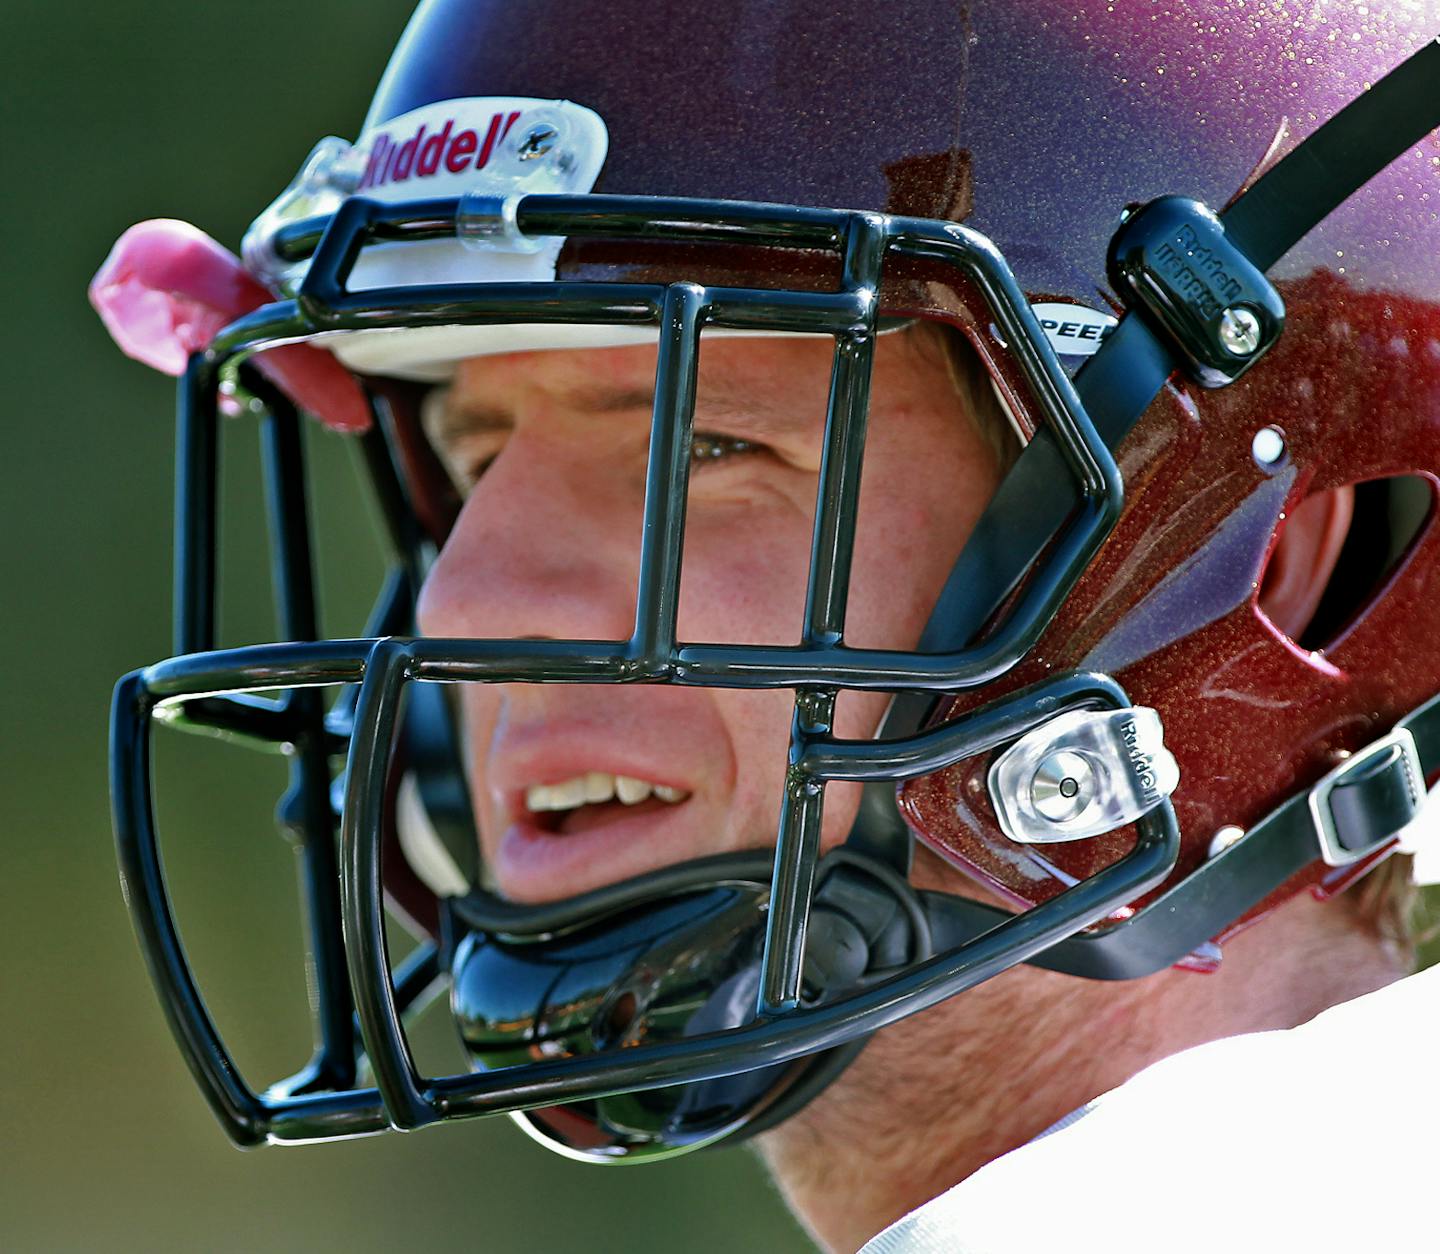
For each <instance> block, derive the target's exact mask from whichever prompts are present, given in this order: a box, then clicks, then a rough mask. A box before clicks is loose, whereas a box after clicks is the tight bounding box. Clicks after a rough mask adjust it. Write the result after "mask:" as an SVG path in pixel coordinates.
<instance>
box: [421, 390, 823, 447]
mask: <svg viewBox="0 0 1440 1254" xmlns="http://www.w3.org/2000/svg"><path fill="white" fill-rule="evenodd" d="M827 392H828V384H827ZM563 399H564V402H565V403H566V404H567V405H569V406H571V407H573V408H574V409H575V410H576V411H577V412H579V413H585V414H621V413H627V412H630V411H633V410H644V411H646V412H649V411H650V409H651V407H652V405H653V403H654V389H653V388H652V387H649V386H646V387H643V388H642V387H614V386H611V385H607V384H583V385H579V386H576V387H574V388H571V389H569V390H568V391H567V392H566V393H565V395H564V397H563ZM806 408H807V409H808V408H809V407H808V406H807V407H806ZM695 410H696V419H697V426H699V427H700V429H702V430H704V429H708V428H709V427H710V426H713V425H716V424H719V425H726V424H731V425H738V426H743V427H745V428H746V429H747V430H748V431H750V432H752V433H754V434H757V435H760V436H766V435H779V434H790V435H794V434H796V433H798V432H801V431H803V430H805V426H804V425H802V424H800V423H797V422H796V421H795V413H794V410H793V409H791V408H790V407H788V406H781V405H780V404H779V402H778V401H776V400H775V399H773V398H770V397H767V396H766V395H765V394H764V390H763V389H761V390H758V391H756V392H755V393H753V394H746V393H744V392H742V390H741V389H739V388H737V387H735V386H734V385H733V382H732V381H731V380H730V379H728V378H722V379H710V380H708V381H707V380H701V384H700V387H699V389H698V391H697V395H696V399H695ZM824 414H825V397H824V396H823V395H822V396H818V397H817V398H816V403H815V406H814V412H813V414H812V415H810V416H811V417H812V418H813V420H814V422H815V423H816V424H817V425H818V424H819V423H820V422H821V421H822V420H823V418H824ZM511 425H512V424H511V421H510V418H509V416H508V414H507V413H506V412H505V411H503V410H501V409H498V408H495V407H494V406H491V405H488V404H487V403H486V402H485V400H484V399H483V398H479V397H477V398H475V399H473V400H468V399H465V398H459V397H457V396H456V394H455V393H454V392H453V391H452V392H451V393H450V396H449V398H448V399H447V403H446V404H445V405H444V406H443V407H441V412H440V414H439V416H438V418H437V419H436V421H435V423H434V426H435V428H436V429H435V430H434V431H432V433H431V434H432V435H437V436H440V437H442V438H450V437H455V436H460V435H465V434H468V433H473V432H489V431H508V430H509V429H510V427H511Z"/></svg>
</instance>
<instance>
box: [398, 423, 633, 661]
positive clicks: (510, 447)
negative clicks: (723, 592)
mask: <svg viewBox="0 0 1440 1254" xmlns="http://www.w3.org/2000/svg"><path fill="white" fill-rule="evenodd" d="M580 426H583V429H580V430H577V429H576V427H580ZM635 443H636V441H635V439H634V437H633V434H631V433H628V432H620V431H616V430H614V429H613V428H610V427H609V426H608V425H607V424H605V423H603V422H602V421H598V420H589V421H586V422H585V423H584V424H566V423H564V422H560V421H557V422H556V423H554V424H553V425H547V427H546V429H543V430H542V429H533V428H526V427H523V426H522V427H521V428H520V429H519V430H517V431H516V432H514V433H513V434H512V435H511V437H510V439H509V441H508V442H507V444H506V446H505V449H504V451H503V452H502V453H501V454H500V456H499V457H498V458H496V460H495V461H494V462H493V463H492V464H491V466H490V467H489V469H487V470H486V471H485V473H484V475H483V476H482V477H481V479H480V481H479V482H478V483H477V484H476V485H475V487H474V488H472V489H471V491H470V494H469V497H468V498H467V500H466V502H465V505H464V507H463V508H462V509H461V511H460V516H459V518H458V519H457V520H456V522H455V526H454V528H453V529H452V530H451V533H450V536H449V539H448V540H447V541H446V543H445V547H444V549H443V550H442V551H441V554H440V556H439V558H438V559H437V561H436V563H435V565H434V566H433V567H432V569H431V571H430V574H429V577H428V578H427V579H426V581H425V587H424V589H423V590H422V592H421V596H420V603H419V606H418V612H417V616H418V619H419V625H420V629H421V631H422V632H423V634H425V635H427V636H456V637H474V638H480V639H489V638H496V639H500V638H507V637H531V638H534V637H549V638H556V639H566V638H574V639H581V640H623V639H627V638H628V637H629V635H630V632H631V630H632V629H633V627H634V614H635V584H636V579H637V572H638V568H639V562H638V556H639V546H640V532H641V524H642V520H643V517H644V509H643V504H644V466H645V447H644V441H643V437H642V438H641V440H640V443H639V447H638V449H637V448H636V447H635Z"/></svg>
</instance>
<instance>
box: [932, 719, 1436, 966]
mask: <svg viewBox="0 0 1440 1254" xmlns="http://www.w3.org/2000/svg"><path fill="white" fill-rule="evenodd" d="M1436 773H1440V696H1437V697H1432V698H1431V699H1430V700H1429V701H1427V702H1426V703H1425V704H1424V705H1422V706H1420V707H1419V708H1418V709H1416V710H1414V711H1413V712H1412V713H1410V714H1408V715H1407V716H1406V717H1405V718H1403V719H1401V720H1400V721H1399V722H1398V723H1397V724H1396V725H1395V727H1394V728H1393V729H1392V730H1391V731H1390V732H1388V733H1387V734H1386V735H1384V736H1381V737H1380V738H1379V739H1378V740H1376V741H1373V742H1372V743H1371V744H1369V745H1367V746H1366V747H1365V748H1363V749H1360V750H1358V751H1357V752H1355V753H1353V754H1351V755H1350V756H1349V757H1348V758H1346V759H1345V760H1344V761H1343V762H1342V763H1340V765H1339V766H1337V767H1336V768H1335V769H1334V770H1333V771H1331V772H1330V773H1329V774H1328V775H1326V776H1325V777H1324V778H1323V779H1321V780H1319V781H1318V782H1317V783H1315V784H1314V785H1312V786H1311V787H1310V788H1307V789H1306V790H1305V791H1304V792H1302V793H1298V794H1297V795H1296V796H1294V797H1291V798H1290V800H1289V801H1287V802H1285V804H1284V805H1282V806H1280V807H1279V808H1278V809H1276V810H1273V811H1271V812H1270V814H1268V815H1266V817H1265V818H1263V819H1261V820H1260V822H1258V823H1256V824H1255V825H1254V826H1253V827H1252V828H1250V830H1249V831H1246V832H1240V831H1239V830H1238V829H1233V828H1232V829H1222V834H1221V836H1219V837H1217V839H1216V841H1215V842H1214V844H1213V846H1212V851H1211V854H1210V858H1209V860H1208V861H1207V862H1206V863H1205V864H1204V865H1203V866H1201V867H1200V868H1199V869H1198V870H1196V871H1194V872H1192V873H1191V874H1190V875H1189V876H1187V877H1186V878H1185V879H1183V880H1181V881H1180V882H1179V883H1178V884H1176V885H1175V886H1174V887H1173V888H1171V889H1169V890H1168V891H1166V892H1164V893H1162V894H1160V896H1159V897H1157V898H1155V900H1154V901H1152V902H1150V904H1149V905H1147V906H1145V907H1144V908H1143V909H1140V910H1137V911H1136V912H1135V913H1134V914H1132V915H1131V916H1130V917H1129V918H1127V919H1122V920H1119V921H1118V922H1115V923H1112V924H1109V925H1108V926H1106V927H1104V928H1103V929H1102V930H1098V931H1095V932H1089V933H1082V934H1080V935H1077V936H1072V937H1071V938H1070V939H1068V940H1065V941H1062V942H1061V943H1060V944H1058V945H1056V946H1055V947H1054V948H1052V949H1048V950H1046V951H1045V952H1044V953H1043V954H1041V955H1040V956H1039V957H1037V958H1035V959H1033V960H1032V961H1033V963H1034V965H1036V966H1041V967H1045V968H1047V969H1048V970H1051V971H1061V972H1064V973H1065V974H1066V975H1080V976H1085V977H1087V978H1089V979H1095V980H1129V979H1135V978H1137V977H1139V976H1143V975H1151V974H1153V973H1155V972H1156V971H1163V970H1164V969H1165V968H1166V967H1169V966H1173V965H1174V964H1175V963H1177V962H1179V961H1180V960H1181V959H1183V958H1185V957H1186V956H1187V955H1188V954H1191V953H1193V952H1195V951H1197V950H1200V951H1203V950H1204V948H1205V947H1206V946H1207V945H1209V944H1210V942H1211V938H1212V937H1214V936H1216V935H1218V934H1219V933H1220V932H1222V931H1223V930H1224V929H1225V928H1226V927H1228V926H1229V925H1230V924H1231V923H1233V922H1234V921H1235V920H1236V919H1238V918H1240V917H1241V916H1242V915H1244V914H1246V913H1247V912H1248V911H1250V910H1252V909H1254V908H1255V907H1256V906H1258V905H1259V904H1260V903H1261V902H1262V901H1264V900H1265V898H1267V897H1268V896H1270V894H1271V893H1273V892H1275V891H1276V890H1277V889H1279V888H1280V887H1281V886H1282V885H1283V884H1285V882H1286V881H1287V880H1289V879H1291V878H1292V877H1293V876H1295V875H1298V874H1299V873H1300V872H1301V871H1303V870H1304V869H1305V868H1306V867H1308V866H1310V865H1311V864H1312V863H1313V862H1315V860H1316V859H1317V858H1319V859H1321V860H1323V861H1324V862H1325V864H1326V865H1327V866H1330V867H1337V868H1338V867H1345V866H1352V865H1355V864H1357V863H1360V862H1363V861H1365V860H1367V859H1370V858H1374V857H1377V855H1378V856H1380V857H1383V856H1386V855H1388V854H1389V853H1395V852H1400V851H1404V852H1423V853H1425V854H1426V855H1428V856H1429V857H1430V858H1433V850H1434V848H1435V845H1436V843H1437V842H1436V840H1435V831H1434V829H1435V820H1436V814H1435V812H1434V811H1433V810H1430V811H1427V808H1426V805H1425V802H1426V792H1425V780H1426V779H1427V778H1428V777H1429V776H1431V775H1433V774H1436ZM922 896H923V898H924V901H925V908H926V911H927V912H928V913H929V915H930V923H931V927H932V929H933V932H934V936H935V946H936V948H937V949H939V950H945V949H949V948H953V947H954V946H956V945H960V944H962V943H963V942H965V941H967V940H970V939H971V938H973V937H975V936H978V935H980V934H981V933H982V932H987V931H989V930H990V929H991V928H992V927H994V926H995V925H996V924H997V923H999V922H1001V921H1002V920H1003V919H1005V918H1006V917H1007V916H1006V913H1005V911H1003V910H999V909H996V908H995V907H993V906H987V905H982V904H981V903H979V902H975V901H967V900H964V899H962V898H958V897H951V896H948V895H945V894H940V893H924V894H922Z"/></svg>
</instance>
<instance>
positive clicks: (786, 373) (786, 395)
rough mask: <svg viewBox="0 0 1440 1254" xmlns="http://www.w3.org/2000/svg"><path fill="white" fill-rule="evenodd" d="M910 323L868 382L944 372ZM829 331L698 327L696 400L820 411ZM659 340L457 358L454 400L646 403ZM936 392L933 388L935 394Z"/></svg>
mask: <svg viewBox="0 0 1440 1254" xmlns="http://www.w3.org/2000/svg"><path fill="white" fill-rule="evenodd" d="M927 347H928V346H927V345H925V344H924V343H923V342H921V341H920V339H919V337H917V336H916V335H914V334H913V333H912V332H910V331H905V330H901V331H895V332H889V333H887V334H884V335H882V336H880V337H879V339H878V340H877V342H876V349H875V362H874V371H875V373H874V380H875V383H874V390H875V392H876V393H877V394H879V393H881V392H884V393H885V394H886V395H887V396H888V397H892V398H899V397H903V396H904V395H905V394H907V393H910V392H912V391H929V390H930V389H931V388H932V387H933V386H934V384H935V382H936V381H937V380H940V379H943V378H944V377H945V376H946V373H947V372H946V367H945V364H944V360H943V355H942V354H940V353H937V352H934V351H927ZM834 357H835V347H834V341H833V340H832V339H831V338H830V337H829V336H809V335H764V336H726V335H708V334H707V335H702V337H701V345H700V365H699V374H698V387H697V393H698V396H697V404H698V405H700V406H709V407H715V408H727V409H744V408H745V407H747V406H752V405H759V404H763V403H767V402H768V403H773V402H775V401H780V400H783V401H785V402H786V403H787V404H795V405H798V406H803V410H797V411H796V412H795V413H794V415H793V416H794V418H795V419H796V420H797V421H801V420H804V419H807V418H810V417H823V415H824V410H825V400H826V396H827V394H828V390H829V383H830V373H831V370H832V367H833V364H834ZM655 359H656V349H655V348H654V346H651V345H629V346H625V347H620V348H583V349H548V350H543V351H534V352H523V353H499V354H494V355H490V356H484V357H471V358H467V359H466V360H464V361H461V362H459V363H458V364H457V366H456V370H455V376H454V382H453V395H454V399H455V400H456V401H458V402H459V403H461V404H485V405H500V406H509V405H516V404H522V403H526V402H537V401H538V402H544V401H546V400H552V401H556V402H560V401H563V402H565V403H567V404H572V405H579V406H584V407H588V408H593V409H596V410H601V411H606V410H615V409H625V408H632V407H648V405H649V403H650V399H651V397H652V395H653V392H654V385H655ZM932 394H933V393H932Z"/></svg>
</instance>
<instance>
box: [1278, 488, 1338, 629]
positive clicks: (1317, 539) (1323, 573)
mask: <svg viewBox="0 0 1440 1254" xmlns="http://www.w3.org/2000/svg"><path fill="white" fill-rule="evenodd" d="M1354 512H1355V489H1354V488H1353V487H1351V486H1350V485H1348V484H1347V485H1346V486H1345V487H1343V488H1330V489H1329V490H1328V491H1325V492H1316V493H1314V494H1313V495H1312V496H1307V497H1306V498H1305V499H1304V500H1303V501H1301V502H1300V504H1299V505H1297V506H1296V507H1295V508H1294V509H1292V510H1291V511H1290V513H1289V516H1288V517H1287V518H1286V519H1285V521H1284V523H1283V524H1282V525H1281V528H1280V537H1279V539H1278V540H1276V542H1275V549H1274V552H1272V553H1271V554H1270V561H1269V562H1268V563H1267V564H1266V566H1265V574H1264V575H1263V577H1262V578H1261V581H1260V596H1259V604H1260V609H1261V610H1262V611H1263V612H1264V614H1265V616H1266V617H1267V618H1268V619H1269V620H1270V621H1271V622H1272V623H1274V624H1275V626H1276V627H1278V628H1279V629H1280V630H1281V631H1282V632H1284V633H1285V634H1286V635H1287V636H1289V637H1290V639H1292V640H1298V639H1299V638H1300V636H1301V635H1302V633H1303V632H1304V631H1305V628H1306V627H1307V626H1309V624H1310V620H1311V619H1312V618H1313V617H1314V616H1315V610H1316V608H1317V607H1318V606H1319V604H1320V598H1321V597H1322V596H1323V595H1324V594H1325V586H1326V585H1327V584H1328V583H1329V582H1330V576H1331V574H1332V573H1333V572H1334V570H1335V563H1336V562H1337V561H1338V560H1339V558H1340V550H1341V549H1342V548H1344V546H1345V537H1346V536H1347V535H1349V533H1350V519H1351V517H1352V516H1353V514H1354Z"/></svg>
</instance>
